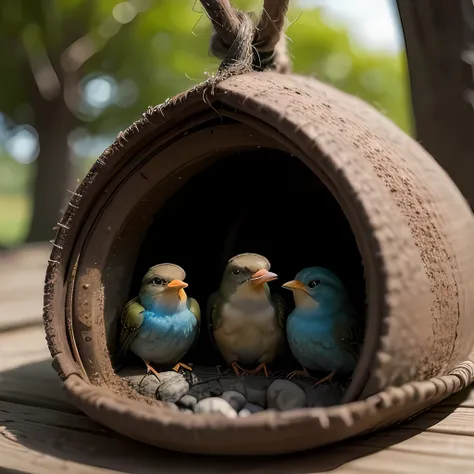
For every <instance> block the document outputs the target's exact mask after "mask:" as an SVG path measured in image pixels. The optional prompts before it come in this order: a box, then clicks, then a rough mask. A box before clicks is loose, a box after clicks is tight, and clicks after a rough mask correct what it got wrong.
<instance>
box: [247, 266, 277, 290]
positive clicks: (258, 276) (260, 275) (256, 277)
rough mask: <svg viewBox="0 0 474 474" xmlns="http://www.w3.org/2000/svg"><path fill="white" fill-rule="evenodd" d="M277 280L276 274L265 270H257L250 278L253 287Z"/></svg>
mask: <svg viewBox="0 0 474 474" xmlns="http://www.w3.org/2000/svg"><path fill="white" fill-rule="evenodd" d="M277 278H278V275H277V274H276V273H273V272H270V271H268V270H265V268H261V269H260V270H258V272H255V273H254V274H253V275H252V278H250V281H251V282H252V283H253V284H254V285H255V286H262V285H263V284H264V283H267V282H269V281H273V280H276V279H277Z"/></svg>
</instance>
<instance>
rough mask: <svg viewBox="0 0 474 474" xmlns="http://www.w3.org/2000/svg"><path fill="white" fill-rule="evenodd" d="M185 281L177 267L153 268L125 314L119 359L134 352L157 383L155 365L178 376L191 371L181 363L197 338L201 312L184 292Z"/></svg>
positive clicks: (180, 269)
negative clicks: (180, 371)
mask: <svg viewBox="0 0 474 474" xmlns="http://www.w3.org/2000/svg"><path fill="white" fill-rule="evenodd" d="M185 277H186V274H185V272H184V270H183V269H182V268H181V267H179V266H178V265H174V264H171V263H162V264H160V265H155V266H154V267H151V268H150V269H149V270H148V272H147V273H146V275H145V276H144V277H143V280H142V285H141V288H140V292H139V294H138V297H137V298H134V299H132V300H130V301H129V302H128V303H127V304H126V305H125V308H124V309H123V312H122V317H121V334H120V347H121V354H120V356H123V355H124V354H125V353H126V352H127V351H128V350H131V351H132V352H133V353H135V354H136V355H137V356H138V357H140V358H141V359H142V360H143V362H144V363H145V365H146V366H147V369H148V372H152V373H154V374H155V375H156V377H158V379H159V373H158V372H157V371H156V370H155V369H154V368H153V367H152V365H151V364H152V363H154V364H157V365H159V366H160V367H164V368H172V370H174V371H176V372H177V371H178V370H179V369H180V368H185V369H188V370H192V369H191V367H189V366H188V365H186V364H183V363H182V362H180V360H181V359H182V357H184V356H185V355H186V353H187V352H188V351H189V349H190V348H191V346H192V345H193V343H194V342H195V340H196V339H197V337H198V334H199V327H200V322H201V311H200V308H199V304H198V302H197V301H196V300H195V299H193V298H188V296H187V295H186V292H185V291H184V289H185V288H186V287H187V286H188V284H187V283H185V282H184V279H185ZM120 356H119V357H120Z"/></svg>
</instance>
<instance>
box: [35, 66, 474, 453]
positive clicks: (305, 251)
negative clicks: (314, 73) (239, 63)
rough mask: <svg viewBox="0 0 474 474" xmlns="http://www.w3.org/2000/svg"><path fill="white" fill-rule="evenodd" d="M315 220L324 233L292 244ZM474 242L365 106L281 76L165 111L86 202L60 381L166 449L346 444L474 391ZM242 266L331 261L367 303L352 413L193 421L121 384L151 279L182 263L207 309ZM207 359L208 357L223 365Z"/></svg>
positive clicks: (66, 299)
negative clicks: (117, 363)
mask: <svg viewBox="0 0 474 474" xmlns="http://www.w3.org/2000/svg"><path fill="white" fill-rule="evenodd" d="M244 180H249V181H248V182H247V181H244ZM242 203H244V204H242ZM295 203H296V204H295ZM222 205H224V206H226V209H227V210H228V211H227V212H223V211H222V210H220V211H218V210H217V208H218V206H222ZM245 206H247V207H245ZM331 206H332V207H331ZM331 209H332V210H331ZM252 212H253V214H252ZM298 213H299V214H298ZM236 216H237V217H236ZM296 216H298V217H296ZM331 216H334V218H332V217H331ZM305 219H306V220H305ZM306 221H309V222H310V223H311V224H314V225H315V226H316V227H317V228H318V231H317V232H316V233H314V232H313V233H310V232H305V231H304V230H302V231H300V234H299V237H298V239H299V240H293V241H292V240H291V239H292V238H293V239H294V237H292V236H294V235H295V232H293V229H294V228H295V226H298V225H302V223H303V222H306ZM239 226H240V227H239ZM232 229H234V230H233V231H232ZM229 236H230V237H229ZM326 236H329V238H328V237H326ZM473 237H474V219H473V216H472V214H471V211H470V209H469V207H468V206H467V204H466V202H465V200H464V199H463V197H462V196H461V194H460V192H459V191H458V189H457V188H456V186H455V185H454V184H453V182H452V181H451V180H450V179H449V177H448V176H447V174H446V173H445V172H444V171H443V170H442V169H441V167H440V166H439V165H438V164H437V163H436V162H435V161H434V159H433V158H432V157H431V156H429V155H428V154H427V153H426V152H425V151H424V150H423V148H422V147H421V146H420V145H418V143H416V142H415V141H414V140H412V139H411V138H410V137H408V136H407V135H406V134H405V133H403V132H402V131H401V130H400V129H398V128H397V127H396V126H395V125H394V124H392V123H391V122H390V121H389V120H388V119H386V118H385V117H383V116H382V115H381V114H380V113H378V112H377V111H376V110H374V109H373V108H372V107H370V106H369V105H367V104H366V103H365V102H362V101H361V100H359V99H357V98H354V97H352V96H349V95H347V94H345V93H343V92H340V91H338V90H336V89H334V88H332V87H330V86H328V85H325V84H323V83H321V82H318V81H317V80H314V79H309V78H306V77H301V76H298V75H280V74H277V73H272V72H263V73H250V74H243V75H240V76H235V77H232V78H230V79H227V80H225V81H224V82H220V83H218V84H216V85H215V90H214V91H213V93H211V91H210V90H209V89H208V88H206V86H203V85H200V86H198V87H196V88H194V89H193V90H191V91H188V92H187V93H186V94H182V95H180V96H177V97H175V98H174V99H173V100H168V101H167V102H166V103H165V104H162V105H160V106H158V107H154V108H149V109H148V110H147V112H146V113H145V114H143V118H141V119H140V120H138V121H137V122H136V123H134V124H133V125H132V126H131V127H130V128H129V129H127V130H126V131H125V132H123V133H120V134H119V136H118V137H117V140H116V141H115V143H114V144H113V145H111V146H110V147H109V148H108V149H107V150H106V151H105V152H104V153H103V154H102V156H101V157H100V158H99V160H97V162H96V164H95V165H94V166H93V167H92V169H91V171H90V172H89V174H88V175H87V177H86V178H85V179H84V181H83V182H82V184H81V185H80V186H79V188H78V189H77V192H76V193H73V194H72V199H71V202H70V205H69V207H68V209H67V211H66V213H65V215H64V217H63V219H62V221H61V222H60V223H59V229H58V233H57V237H56V241H55V244H54V248H53V251H52V254H51V258H50V262H49V268H48V271H47V278H46V285H45V311H44V324H45V328H46V334H47V340H48V344H49V349H50V351H51V354H52V356H53V358H54V362H53V364H54V367H55V368H56V370H57V371H58V373H59V375H60V376H61V378H62V380H63V383H64V386H65V388H66V390H67V393H68V395H69V399H70V400H71V402H72V403H74V404H75V405H76V406H77V407H78V408H80V409H81V410H82V411H83V412H85V413H86V414H87V415H89V416H90V417H91V418H93V419H95V420H97V421H98V422H100V423H103V424H104V425H106V426H108V427H110V428H112V429H113V430H116V431H118V432H120V433H122V434H124V435H127V436H129V437H131V438H135V439H137V440H140V441H143V442H146V443H149V444H153V445H156V446H159V447H162V448H168V449H172V450H177V451H186V452H193V453H207V454H274V453H288V452H294V451H300V450H304V449H308V448H311V447H315V446H321V445H324V444H328V443H332V442H335V441H339V440H342V439H344V438H348V437H350V436H353V435H356V434H360V433H363V432H368V431H371V430H374V429H376V428H379V427H382V426H387V425H389V424H392V423H395V422H398V421H400V420H403V419H406V418H408V417H410V416H412V415H414V414H416V413H418V412H420V411H422V410H424V409H426V408H427V407H428V406H430V405H432V404H435V403H437V402H438V401H440V400H442V399H443V398H445V397H447V396H448V395H450V394H452V393H454V392H456V391H459V390H460V389H462V388H463V387H465V386H466V385H467V384H469V383H470V382H471V381H473V380H474V365H473V362H472V360H473V356H474V353H473V346H474V318H473V317H472V315H473V314H474V246H473V245H472V242H473ZM239 239H240V240H239ZM283 245H285V246H284V247H283ZM266 246H267V247H266ZM250 247H251V248H250ZM247 249H248V250H247ZM265 249H267V251H266V250H265ZM237 250H242V251H245V250H247V251H261V252H265V251H266V255H267V256H268V257H269V258H270V260H271V262H272V268H274V269H275V271H277V272H278V273H279V274H281V275H284V276H285V277H286V276H287V277H288V279H291V278H292V277H293V276H294V274H296V273H297V271H298V270H299V269H300V268H301V267H302V265H304V263H305V262H306V263H308V264H310V263H311V262H309V261H308V260H309V259H310V258H311V259H316V257H317V256H320V258H324V255H332V256H333V257H334V259H335V260H334V261H335V262H336V264H337V265H338V268H339V269H340V272H341V273H342V274H344V275H345V281H346V282H348V285H349V287H350V288H352V289H353V290H354V292H357V291H358V292H359V293H358V294H359V296H360V295H361V294H362V297H361V305H362V306H363V305H365V306H364V307H365V314H366V329H365V342H364V347H363V350H362V353H361V357H360V360H359V364H358V366H357V369H356V371H355V373H354V376H353V379H352V382H351V384H350V386H349V388H348V390H347V392H346V395H345V400H344V403H343V404H342V405H339V406H333V407H329V408H303V409H297V410H293V411H287V412H261V413H257V414H255V415H252V416H250V417H246V418H237V419H227V418H225V417H221V416H219V415H204V414H199V415H194V416H190V415H187V414H182V413H180V412H176V411H172V410H171V409H169V408H168V407H166V406H165V405H163V404H162V403H161V402H159V401H157V400H149V399H145V398H144V397H143V396H141V395H139V394H138V393H136V392H135V391H134V390H132V389H131V388H130V387H129V386H128V385H127V384H126V383H125V382H124V381H123V380H122V379H121V378H120V377H118V376H117V375H115V373H114V371H113V368H112V367H113V360H114V354H115V353H116V341H117V334H118V333H117V331H118V318H119V316H120V312H121V310H122V308H123V305H124V304H125V302H126V301H127V299H128V298H129V297H130V295H131V294H133V292H135V291H136V290H137V286H136V285H137V283H136V281H137V279H138V284H139V279H140V278H141V276H142V275H143V273H144V270H146V268H148V266H151V265H152V264H156V263H160V262H163V261H174V262H176V263H179V264H182V266H183V267H184V268H185V269H186V271H187V274H188V277H187V281H190V282H191V284H190V288H189V291H190V294H192V296H194V297H196V298H198V300H199V299H200V298H201V299H202V298H204V297H205V295H206V292H209V291H214V290H215V289H216V285H217V283H218V280H219V277H220V272H221V271H222V268H223V264H224V263H225V261H226V259H227V258H229V257H230V256H232V254H235V253H237ZM305 256H307V259H306V260H305V258H306V257H305ZM318 258H319V257H318ZM173 259H174V260H173ZM318 261H320V260H318ZM361 262H362V265H361ZM203 272H204V273H206V272H208V275H209V276H208V277H205V278H204V277H202V274H203ZM188 278H189V280H188ZM193 282H194V283H193ZM193 288H194V290H193ZM193 291H195V293H193ZM364 293H365V294H364ZM203 301H204V300H203ZM201 306H203V305H201ZM201 332H202V333H205V332H206V331H201ZM205 336H206V335H205V334H204V335H203V337H205ZM207 344H208V341H206V340H205V339H203V341H202V342H200V345H199V347H198V350H197V355H196V356H195V357H197V358H199V357H201V358H202V360H201V362H202V363H206V364H212V360H211V359H210V356H208V355H206V350H207V349H206V347H207ZM206 357H207V359H206Z"/></svg>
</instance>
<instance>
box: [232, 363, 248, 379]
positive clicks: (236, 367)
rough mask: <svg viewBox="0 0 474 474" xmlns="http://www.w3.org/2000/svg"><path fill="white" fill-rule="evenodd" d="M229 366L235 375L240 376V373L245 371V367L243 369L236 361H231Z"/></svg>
mask: <svg viewBox="0 0 474 474" xmlns="http://www.w3.org/2000/svg"><path fill="white" fill-rule="evenodd" d="M230 366H231V367H232V369H233V370H234V372H235V375H237V377H240V376H241V375H242V374H244V373H246V372H247V371H246V370H245V369H243V368H242V367H240V365H239V364H237V362H232V364H230Z"/></svg>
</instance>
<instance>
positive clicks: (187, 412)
mask: <svg viewBox="0 0 474 474" xmlns="http://www.w3.org/2000/svg"><path fill="white" fill-rule="evenodd" d="M179 411H180V413H185V414H186V415H194V412H193V411H192V410H190V409H189V408H180V410H179Z"/></svg>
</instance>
